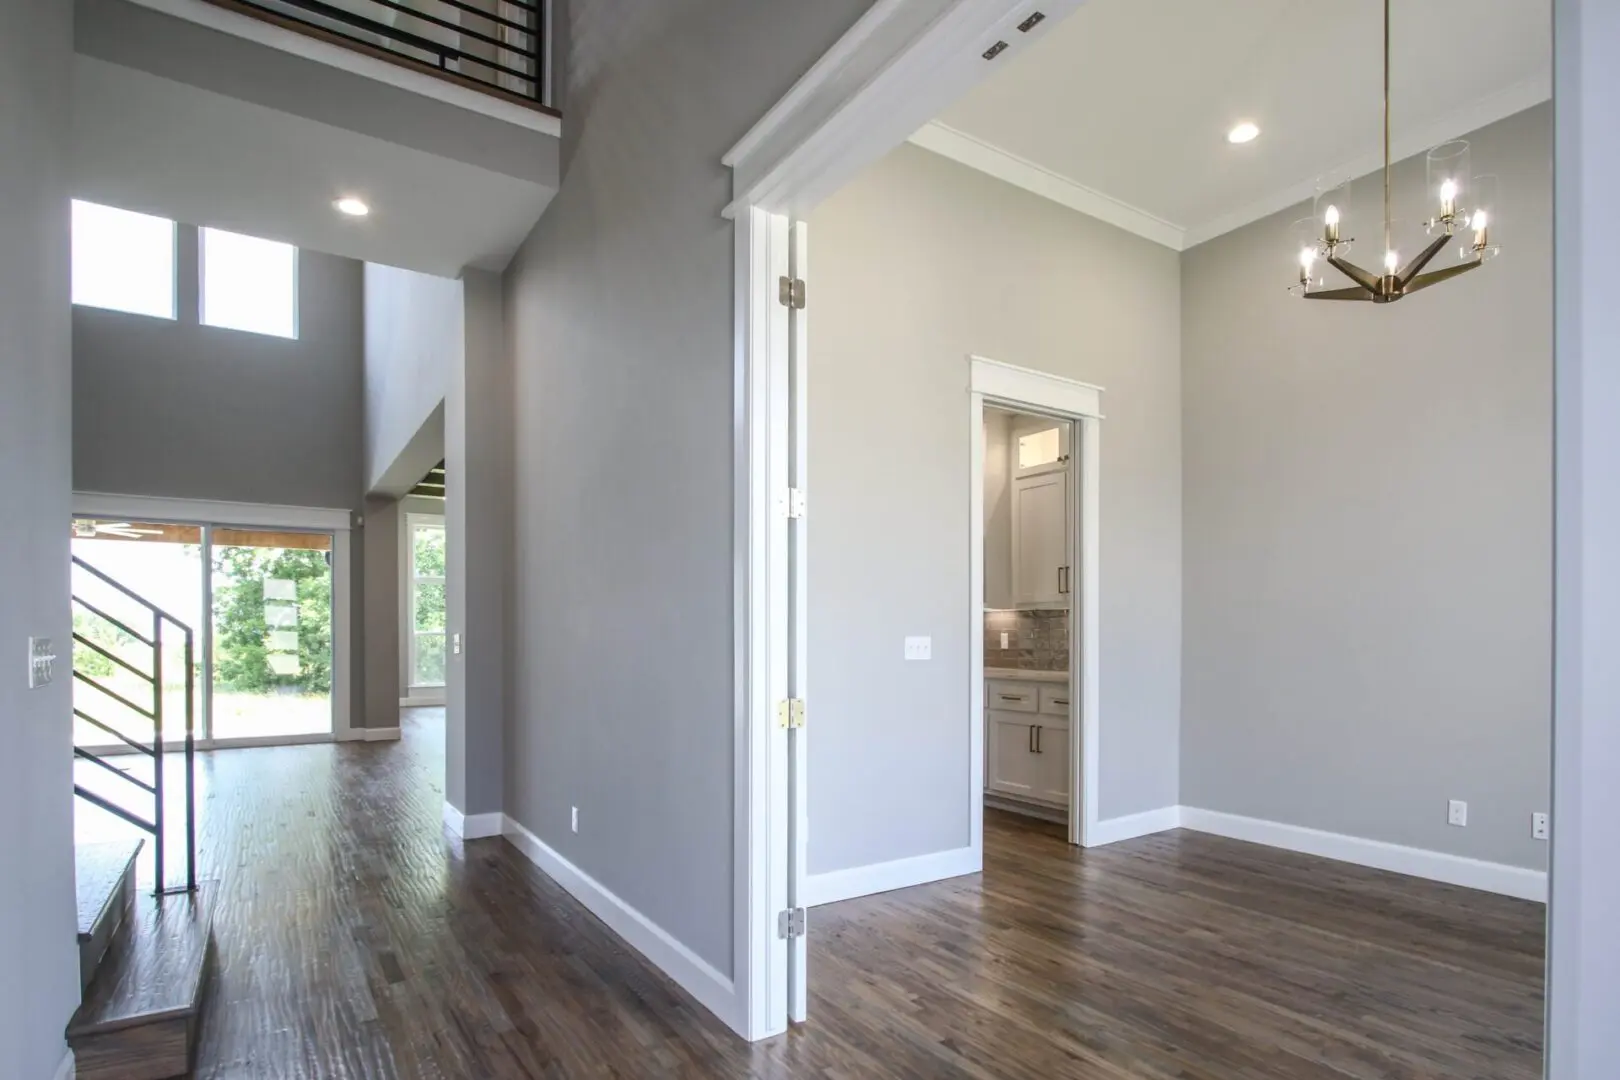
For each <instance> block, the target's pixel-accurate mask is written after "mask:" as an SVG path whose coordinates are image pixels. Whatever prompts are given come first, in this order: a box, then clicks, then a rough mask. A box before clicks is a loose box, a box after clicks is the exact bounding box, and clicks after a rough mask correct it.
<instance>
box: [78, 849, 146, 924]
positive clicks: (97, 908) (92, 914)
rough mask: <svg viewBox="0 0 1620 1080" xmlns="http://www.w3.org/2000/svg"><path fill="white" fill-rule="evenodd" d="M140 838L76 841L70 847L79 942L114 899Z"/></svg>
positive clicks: (105, 914)
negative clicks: (77, 911) (92, 842)
mask: <svg viewBox="0 0 1620 1080" xmlns="http://www.w3.org/2000/svg"><path fill="white" fill-rule="evenodd" d="M144 842H145V841H142V840H111V841H108V842H106V843H100V844H77V845H75V846H74V848H73V863H74V875H75V878H76V883H77V891H78V899H79V944H81V945H83V944H85V943H86V942H88V941H89V940H90V939H91V937H92V936H94V934H95V932H96V926H97V924H98V923H100V922H101V921H102V920H103V919H105V918H106V917H107V913H108V910H109V909H110V908H111V907H112V906H113V905H114V904H115V903H116V902H117V900H118V897H119V887H120V886H121V885H122V884H123V880H124V874H125V872H127V871H128V870H129V866H130V863H132V862H134V861H135V857H136V856H137V855H139V854H140V851H141V845H142V844H143V843H144Z"/></svg>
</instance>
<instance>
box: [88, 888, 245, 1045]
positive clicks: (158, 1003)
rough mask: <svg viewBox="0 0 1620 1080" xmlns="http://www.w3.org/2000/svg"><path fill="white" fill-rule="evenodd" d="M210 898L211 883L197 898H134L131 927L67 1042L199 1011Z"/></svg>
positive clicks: (99, 977) (208, 948)
mask: <svg viewBox="0 0 1620 1080" xmlns="http://www.w3.org/2000/svg"><path fill="white" fill-rule="evenodd" d="M212 894H213V887H212V884H211V883H209V884H203V885H201V886H199V888H198V890H197V892H195V893H189V894H188V893H177V894H171V895H168V896H161V897H159V896H152V895H150V894H147V893H142V894H141V895H139V896H137V897H136V900H135V911H134V914H133V916H132V917H131V920H130V922H131V925H130V926H129V927H128V929H127V930H126V931H125V933H124V935H123V936H122V938H121V940H120V941H119V942H118V943H117V944H116V945H115V946H114V948H113V949H112V950H110V951H109V952H108V954H107V957H106V959H105V960H103V961H102V965H101V967H100V969H98V970H97V972H96V976H95V978H94V979H93V980H92V981H91V983H90V989H89V990H88V992H87V993H86V994H85V997H84V1001H83V1003H82V1004H80V1006H79V1008H78V1009H77V1010H76V1011H75V1012H74V1014H73V1019H72V1020H70V1021H69V1022H68V1027H67V1037H68V1040H69V1042H72V1041H73V1040H74V1039H79V1038H84V1037H87V1036H92V1035H98V1034H103V1033H106V1032H110V1031H118V1030H121V1029H124V1028H130V1027H135V1026H138V1025H141V1024H149V1023H156V1022H159V1021H163V1020H168V1019H174V1018H178V1017H188V1016H191V1015H192V1014H194V1013H195V1012H196V1011H197V1009H198V1008H199V1006H200V1005H201V999H202V991H203V986H204V984H205V983H206V981H207V975H208V965H209V962H210V959H211V956H210V954H211V951H212V950H211V945H212V941H213V922H214V920H213V905H212Z"/></svg>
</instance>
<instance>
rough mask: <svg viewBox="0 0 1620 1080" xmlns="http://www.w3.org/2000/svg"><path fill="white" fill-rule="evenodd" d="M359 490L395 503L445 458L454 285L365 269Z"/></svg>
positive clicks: (457, 346) (456, 314)
mask: <svg viewBox="0 0 1620 1080" xmlns="http://www.w3.org/2000/svg"><path fill="white" fill-rule="evenodd" d="M365 312H366V315H365V372H366V374H365V390H366V394H365V398H366V436H365V443H366V450H365V479H366V490H367V491H369V492H382V493H387V494H390V495H393V496H395V497H398V496H400V495H403V494H404V493H405V492H407V491H409V490H410V489H411V488H412V487H413V486H415V484H416V483H417V481H419V480H421V479H422V477H423V476H425V475H427V471H428V470H429V469H431V468H432V467H433V466H435V465H437V464H438V463H439V462H440V461H441V460H443V458H444V416H443V413H442V412H441V411H440V406H442V405H443V404H444V399H445V395H446V393H447V392H448V391H449V387H450V373H451V370H452V368H453V367H454V365H455V364H456V363H457V361H458V359H459V357H460V355H461V350H462V321H463V317H464V316H463V311H462V299H461V282H460V281H457V280H456V279H454V278H444V277H435V276H434V275H432V274H419V273H417V272H415V271H414V270H401V269H398V268H397V267H393V266H380V265H378V264H377V263H366V264H365Z"/></svg>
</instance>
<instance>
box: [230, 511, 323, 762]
mask: <svg viewBox="0 0 1620 1080" xmlns="http://www.w3.org/2000/svg"><path fill="white" fill-rule="evenodd" d="M209 533H210V536H209V540H210V550H211V556H210V566H211V568H212V577H211V581H210V588H211V592H212V594H213V604H212V608H213V610H212V626H211V629H210V644H211V648H210V659H211V668H212V687H211V689H212V699H211V700H212V704H213V707H212V710H211V721H212V723H211V728H212V730H211V732H210V734H211V735H212V737H213V738H216V739H261V738H279V737H285V736H293V735H313V734H318V733H323V732H329V731H331V730H332V537H331V536H330V535H328V534H325V533H305V532H279V531H273V530H265V529H235V528H224V527H215V528H212V529H210V530H209Z"/></svg>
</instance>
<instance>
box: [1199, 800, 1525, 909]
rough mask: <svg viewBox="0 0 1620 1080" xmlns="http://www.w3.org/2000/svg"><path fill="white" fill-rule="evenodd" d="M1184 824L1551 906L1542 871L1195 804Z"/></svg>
mask: <svg viewBox="0 0 1620 1080" xmlns="http://www.w3.org/2000/svg"><path fill="white" fill-rule="evenodd" d="M1181 825H1182V827H1183V828H1187V829H1193V830H1196V831H1198V832H1205V833H1212V834H1214V835H1215V836H1224V837H1227V838H1228V839H1231V840H1247V841H1248V842H1250V843H1252V844H1265V845H1267V846H1269V847H1275V848H1283V849H1285V850H1288V851H1298V852H1301V853H1302V854H1305V855H1319V856H1321V857H1322V858H1325V859H1338V860H1339V861H1340V862H1348V863H1355V864H1356V865H1358V866H1370V867H1372V868H1373V869H1375V870H1391V871H1394V872H1395V873H1397V874H1410V875H1411V876H1413V877H1420V878H1428V879H1429V880H1430V881H1443V882H1445V883H1446V884H1448V885H1461V886H1463V887H1464V888H1468V889H1481V890H1483V891H1485V892H1493V893H1500V894H1501V895H1503V896H1515V897H1518V898H1519V899H1521V900H1535V901H1539V902H1540V903H1546V902H1547V875H1546V874H1545V873H1544V872H1542V871H1540V870H1529V869H1526V868H1524V867H1520V866H1508V865H1506V864H1504V863H1493V862H1485V861H1484V860H1482V859H1470V858H1466V857H1464V856H1462V855H1447V854H1445V853H1444V852H1439V851H1426V850H1424V849H1423V848H1414V847H1404V846H1402V845H1400V844H1391V843H1387V842H1385V841H1382V840H1367V839H1363V838H1362V837H1359V836H1346V835H1345V834H1343V833H1331V832H1323V831H1322V830H1320V829H1308V828H1306V827H1304V826H1303V825H1285V824H1283V823H1281V822H1277V821H1266V820H1264V819H1262V818H1251V817H1243V816H1241V815H1238V814H1226V813H1221V812H1220V811H1217V810H1201V809H1198V808H1197V807H1192V806H1183V807H1181Z"/></svg>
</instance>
